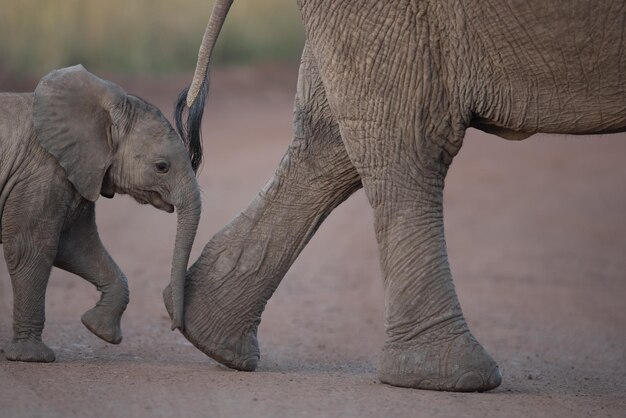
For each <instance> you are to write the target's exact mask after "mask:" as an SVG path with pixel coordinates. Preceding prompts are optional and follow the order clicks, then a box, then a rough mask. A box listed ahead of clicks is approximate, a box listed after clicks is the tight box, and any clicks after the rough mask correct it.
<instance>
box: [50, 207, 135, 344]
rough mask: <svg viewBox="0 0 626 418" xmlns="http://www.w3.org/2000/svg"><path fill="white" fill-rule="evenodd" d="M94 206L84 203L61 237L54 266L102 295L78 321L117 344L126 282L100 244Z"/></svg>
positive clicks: (126, 298) (120, 332)
mask: <svg viewBox="0 0 626 418" xmlns="http://www.w3.org/2000/svg"><path fill="white" fill-rule="evenodd" d="M94 207H95V204H94V203H91V202H90V203H85V204H84V206H83V207H82V208H81V209H80V212H79V213H78V214H77V216H76V219H75V220H74V222H72V225H71V226H70V227H69V228H68V229H67V230H66V231H64V232H63V233H62V234H61V239H60V241H59V250H58V253H57V257H56V260H55V261H54V265H55V266H57V267H59V268H62V269H63V270H66V271H69V272H70V273H74V274H77V275H79V276H81V277H82V278H84V279H85V280H87V281H88V282H89V283H91V284H93V285H94V286H95V287H96V289H98V290H99V291H100V292H101V293H102V296H101V297H100V300H99V301H98V303H97V304H96V306H95V307H93V308H91V309H90V310H88V311H87V312H85V313H84V314H83V316H82V318H81V320H82V322H83V324H84V325H85V326H86V327H87V329H89V331H91V332H93V333H94V334H95V335H97V336H98V337H100V338H102V339H103V340H104V341H107V342H109V343H112V344H119V343H120V342H121V341H122V331H121V327H120V321H121V318H122V314H123V313H124V310H125V309H126V305H127V304H128V283H127V280H126V276H125V275H124V273H123V272H122V271H121V270H120V268H119V267H118V266H117V264H115V262H114V261H113V259H112V258H111V256H110V255H109V253H108V252H107V250H106V249H105V248H104V246H103V245H102V242H101V241H100V236H99V235H98V230H97V227H96V222H95V209H94Z"/></svg>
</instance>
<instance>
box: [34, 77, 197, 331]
mask: <svg viewBox="0 0 626 418" xmlns="http://www.w3.org/2000/svg"><path fill="white" fill-rule="evenodd" d="M33 126H34V129H35V133H36V136H37V140H38V142H39V144H40V145H41V146H42V147H43V148H44V149H46V150H47V151H48V152H49V153H50V154H52V155H53V156H54V157H55V158H56V160H57V161H58V163H59V164H60V165H61V167H63V169H64V170H65V173H66V174H67V178H68V180H69V181H70V182H71V183H72V184H73V186H74V187H75V188H76V190H77V191H78V193H80V194H81V195H82V196H83V197H84V198H85V199H87V200H90V201H95V200H96V199H97V198H98V196H99V195H103V196H105V197H109V198H110V197H113V196H114V195H115V193H123V194H129V195H130V196H132V197H133V198H135V200H137V201H138V202H140V203H149V204H151V205H153V206H154V207H156V208H159V209H162V210H165V211H167V212H173V211H174V209H176V211H177V213H178V229H177V232H176V244H175V249H174V259H173V264H172V282H171V288H172V304H173V306H174V307H175V308H174V315H173V324H172V326H173V328H182V326H183V324H182V318H183V315H182V313H183V290H184V279H185V273H186V270H187V263H188V261H189V252H190V251H191V246H192V244H193V240H194V238H195V234H196V229H197V226H198V221H199V217H200V192H199V188H198V184H197V182H196V178H195V173H194V171H193V169H192V167H191V162H190V158H189V154H188V153H187V150H186V149H185V146H184V144H183V142H182V141H181V139H180V137H179V136H178V134H177V133H176V132H175V131H174V129H173V128H172V126H171V125H170V124H169V122H168V121H167V120H166V119H165V117H164V116H163V115H162V114H161V112H160V111H159V110H158V109H157V108H156V107H155V106H152V105H151V104H149V103H146V102H145V101H143V100H142V99H140V98H138V97H135V96H132V95H129V94H126V92H125V91H124V90H123V89H122V88H120V87H119V86H117V85H116V84H113V83H111V82H108V81H105V80H102V79H100V78H98V77H96V76H94V75H93V74H91V73H89V72H88V71H86V70H85V69H84V68H83V67H82V66H80V65H77V66H74V67H70V68H65V69H61V70H58V71H53V72H51V73H50V74H48V75H47V76H45V77H44V78H43V79H42V80H41V82H40V83H39V85H38V86H37V89H36V90H35V99H34V107H33Z"/></svg>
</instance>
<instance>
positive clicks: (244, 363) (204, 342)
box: [163, 286, 260, 372]
mask: <svg viewBox="0 0 626 418" xmlns="http://www.w3.org/2000/svg"><path fill="white" fill-rule="evenodd" d="M170 292H171V288H170V286H167V287H166V288H165V290H164V291H163V301H164V302H165V307H166V308H167V312H168V313H169V315H170V317H171V316H172V303H171V301H172V298H171V293H170ZM213 319H214V318H213V317H212V315H211V313H210V312H206V311H204V310H203V311H202V313H200V312H199V309H197V307H196V306H195V305H194V304H193V303H187V304H186V307H185V322H184V329H183V331H182V334H183V335H184V336H185V338H187V339H188V340H189V342H191V343H192V344H193V345H194V346H195V347H196V348H197V349H198V350H200V351H202V352H203V353H204V354H206V355H207V356H209V357H211V358H212V359H213V360H215V361H217V362H219V363H221V364H223V365H224V366H227V367H230V368H232V369H236V370H241V371H246V372H251V371H254V370H255V369H256V367H257V364H258V362H259V359H260V354H259V353H260V352H259V343H258V341H257V337H256V328H254V329H251V330H247V331H244V330H242V329H241V328H237V325H238V324H240V323H242V322H240V321H237V318H233V317H229V318H228V319H229V323H230V326H231V328H232V329H231V330H229V331H228V334H227V335H228V336H227V335H226V334H225V333H224V331H225V330H224V329H218V328H219V325H218V324H216V323H215V322H212V320H213Z"/></svg>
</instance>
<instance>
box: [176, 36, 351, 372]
mask: <svg viewBox="0 0 626 418" xmlns="http://www.w3.org/2000/svg"><path fill="white" fill-rule="evenodd" d="M360 187H361V183H360V178H359V176H358V174H357V172H356V171H355V169H354V167H353V166H352V164H351V162H350V159H349V158H348V156H347V154H346V151H345V148H344V145H343V143H342V141H341V137H340V134H339V130H338V127H337V125H336V123H335V122H334V119H333V117H332V115H331V114H330V111H329V108H328V104H327V102H326V96H325V92H324V88H323V86H322V84H321V81H320V79H319V75H318V71H317V68H316V65H315V62H314V60H313V58H312V56H311V55H310V54H309V51H308V48H305V51H304V54H303V60H302V64H301V67H300V75H299V80H298V93H297V97H296V102H295V115H294V137H293V141H292V143H291V145H290V146H289V148H288V150H287V152H286V153H285V155H284V157H283V158H282V160H281V162H280V165H279V166H278V169H277V170H276V172H275V174H274V175H273V177H272V178H271V179H270V180H269V182H268V183H267V184H266V185H265V187H264V188H263V189H262V190H261V191H260V192H259V194H258V195H257V196H256V197H255V199H254V200H253V201H252V203H250V205H249V206H248V207H247V208H246V209H244V210H243V212H241V214H240V215H239V216H237V217H236V218H235V219H234V220H233V221H231V222H230V223H229V224H228V225H227V226H226V227H224V228H223V229H222V230H221V231H220V232H219V233H217V234H216V235H215V236H214V237H213V238H212V239H211V240H210V241H209V243H208V244H207V245H206V247H205V248H204V251H203V252H202V255H201V256H200V258H199V259H198V260H197V261H196V262H195V264H194V265H193V266H192V267H191V269H190V270H189V272H188V275H187V281H186V290H185V330H184V332H183V334H184V335H185V336H186V337H187V338H188V339H189V341H191V342H192V343H193V344H194V345H195V346H196V347H197V348H199V349H200V350H201V351H203V352H204V353H206V354H207V355H209V356H210V357H212V358H214V359H215V360H217V361H219V362H221V363H223V364H225V365H227V366H230V367H233V368H236V369H240V370H253V369H254V368H255V367H256V365H257V361H258V358H259V349H258V344H257V338H256V332H257V327H258V325H259V322H260V320H261V314H262V312H263V309H264V307H265V304H266V302H267V300H268V299H269V298H270V297H271V296H272V294H273V293H274V290H275V289H276V287H277V286H278V285H279V283H280V281H281V279H282V278H283V276H284V275H285V273H286V272H287V270H288V269H289V267H290V266H291V264H292V263H293V262H294V260H295V259H296V257H297V256H298V254H299V253H300V251H301V250H302V249H303V248H304V246H305V245H306V243H307V242H308V241H309V239H310V238H311V237H312V236H313V234H314V233H315V231H316V230H317V228H318V227H319V226H320V224H321V223H322V221H323V220H324V219H325V218H326V216H328V214H329V213H330V212H331V211H332V210H333V209H334V208H335V207H336V206H337V205H339V204H340V203H341V202H343V201H344V200H345V199H347V198H348V197H349V196H350V195H351V194H352V193H353V192H354V191H356V190H357V189H359V188H360ZM168 291H169V289H166V297H165V301H166V304H167V301H168V300H169V298H168V297H167V292H168ZM168 309H169V307H168Z"/></svg>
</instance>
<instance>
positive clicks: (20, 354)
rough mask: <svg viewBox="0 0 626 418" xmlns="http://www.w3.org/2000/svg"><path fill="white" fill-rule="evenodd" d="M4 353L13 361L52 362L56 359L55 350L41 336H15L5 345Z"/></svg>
mask: <svg viewBox="0 0 626 418" xmlns="http://www.w3.org/2000/svg"><path fill="white" fill-rule="evenodd" d="M4 355H5V356H6V358H7V360H11V361H32V362H39V363H51V362H53V361H54V360H55V359H56V356H55V355H54V351H52V350H51V349H50V347H48V346H47V345H45V344H44V343H43V341H41V339H40V338H36V337H27V338H14V339H13V340H12V341H11V342H9V343H8V344H7V345H6V346H5V347H4Z"/></svg>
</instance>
